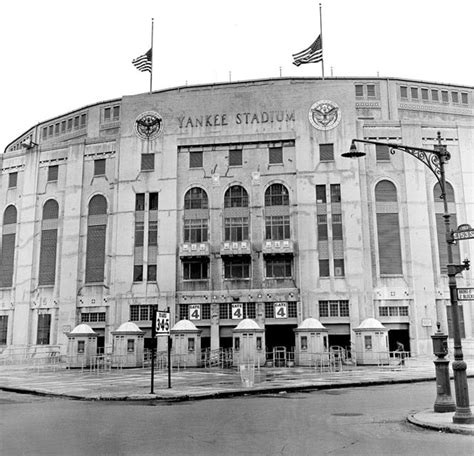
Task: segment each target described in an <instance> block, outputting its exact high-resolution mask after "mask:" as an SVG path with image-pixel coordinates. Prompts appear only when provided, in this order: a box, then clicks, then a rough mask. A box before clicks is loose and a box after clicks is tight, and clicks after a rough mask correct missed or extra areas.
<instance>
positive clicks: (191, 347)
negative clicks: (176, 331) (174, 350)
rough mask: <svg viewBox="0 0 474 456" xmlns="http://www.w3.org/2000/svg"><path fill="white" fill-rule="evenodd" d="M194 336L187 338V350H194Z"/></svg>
mask: <svg viewBox="0 0 474 456" xmlns="http://www.w3.org/2000/svg"><path fill="white" fill-rule="evenodd" d="M195 348H196V347H195V344H194V337H189V338H188V352H193V351H194V350H195Z"/></svg>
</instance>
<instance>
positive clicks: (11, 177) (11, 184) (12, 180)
mask: <svg viewBox="0 0 474 456" xmlns="http://www.w3.org/2000/svg"><path fill="white" fill-rule="evenodd" d="M17 181H18V173H16V172H15V173H9V174H8V188H16V185H17Z"/></svg>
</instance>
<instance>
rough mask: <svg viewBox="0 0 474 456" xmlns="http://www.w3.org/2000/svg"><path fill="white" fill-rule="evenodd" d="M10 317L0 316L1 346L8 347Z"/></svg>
mask: <svg viewBox="0 0 474 456" xmlns="http://www.w3.org/2000/svg"><path fill="white" fill-rule="evenodd" d="M7 334H8V315H0V345H7Z"/></svg>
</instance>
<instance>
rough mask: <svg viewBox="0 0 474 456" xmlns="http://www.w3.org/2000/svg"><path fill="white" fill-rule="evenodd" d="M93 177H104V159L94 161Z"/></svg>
mask: <svg viewBox="0 0 474 456" xmlns="http://www.w3.org/2000/svg"><path fill="white" fill-rule="evenodd" d="M94 176H105V158H100V159H98V160H94Z"/></svg>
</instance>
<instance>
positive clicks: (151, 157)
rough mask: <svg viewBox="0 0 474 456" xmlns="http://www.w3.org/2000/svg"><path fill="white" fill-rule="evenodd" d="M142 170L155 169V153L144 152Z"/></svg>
mask: <svg viewBox="0 0 474 456" xmlns="http://www.w3.org/2000/svg"><path fill="white" fill-rule="evenodd" d="M140 169H141V171H153V170H154V169H155V154H142V161H141V168H140Z"/></svg>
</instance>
